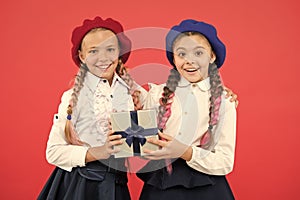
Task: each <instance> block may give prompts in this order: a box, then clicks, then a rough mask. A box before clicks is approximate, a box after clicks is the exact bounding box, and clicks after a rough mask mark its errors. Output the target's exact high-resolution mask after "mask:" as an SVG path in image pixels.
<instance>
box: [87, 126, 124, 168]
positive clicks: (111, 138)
mask: <svg viewBox="0 0 300 200" xmlns="http://www.w3.org/2000/svg"><path fill="white" fill-rule="evenodd" d="M113 133H114V132H113V131H112V130H110V131H109V134H108V135H107V139H106V142H105V143H104V145H103V146H98V147H91V148H89V150H88V151H87V154H86V157H85V162H86V163H87V162H92V161H95V160H100V159H107V158H109V157H110V156H111V154H113V153H117V152H119V151H120V149H119V148H116V147H115V148H113V146H115V145H119V144H122V143H123V142H122V140H121V138H122V136H121V135H113Z"/></svg>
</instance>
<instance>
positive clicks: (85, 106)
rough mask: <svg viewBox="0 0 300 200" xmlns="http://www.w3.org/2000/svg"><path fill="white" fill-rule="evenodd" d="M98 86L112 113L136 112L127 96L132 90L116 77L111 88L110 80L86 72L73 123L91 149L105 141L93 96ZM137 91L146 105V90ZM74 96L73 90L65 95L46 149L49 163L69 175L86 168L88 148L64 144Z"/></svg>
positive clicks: (139, 88)
mask: <svg viewBox="0 0 300 200" xmlns="http://www.w3.org/2000/svg"><path fill="white" fill-rule="evenodd" d="M98 84H99V86H100V87H101V88H103V90H104V91H105V95H106V97H105V98H106V99H108V100H110V101H111V102H110V105H111V106H110V108H111V109H112V110H113V111H116V112H120V111H130V110H134V105H133V101H132V97H131V94H130V93H129V92H128V91H129V87H128V85H127V84H126V83H125V82H124V81H123V80H122V79H121V78H120V77H119V76H118V75H117V74H115V75H114V78H113V81H112V85H111V86H109V83H108V81H107V80H105V79H101V78H98V77H97V76H95V75H93V74H91V73H90V72H87V74H86V77H85V80H84V86H83V87H82V89H81V91H80V94H79V97H78V102H77V105H76V107H75V108H74V109H73V115H72V123H73V124H74V127H75V128H76V132H77V133H78V135H79V138H80V139H81V140H82V141H84V142H86V143H88V144H90V145H91V146H92V147H94V146H101V145H103V144H104V142H105V140H106V133H105V130H106V129H103V128H101V127H97V126H99V123H97V118H99V117H98V116H96V114H95V106H94V101H95V100H94V98H95V97H94V93H95V91H96V88H97V85H98ZM99 86H98V87H99ZM137 89H138V90H140V91H141V101H142V102H144V100H145V98H146V96H147V92H146V90H145V89H143V88H142V87H141V86H138V88H137ZM72 92H73V91H72V89H70V90H68V91H66V92H64V94H63V95H62V98H61V103H60V105H59V108H58V113H57V114H55V115H54V119H53V125H52V128H51V131H50V134H49V139H48V142H47V149H46V158H47V161H48V162H49V163H51V164H53V165H56V166H58V167H60V168H62V169H64V170H67V171H71V170H72V168H73V167H76V166H85V156H86V153H87V150H88V147H86V146H78V145H70V144H68V143H67V142H66V140H65V132H64V129H65V125H66V120H67V107H68V105H69V101H70V99H71V94H72ZM100 109H101V107H100ZM98 120H99V119H98Z"/></svg>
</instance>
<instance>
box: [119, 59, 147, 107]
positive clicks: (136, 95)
mask: <svg viewBox="0 0 300 200" xmlns="http://www.w3.org/2000/svg"><path fill="white" fill-rule="evenodd" d="M116 72H117V74H118V75H119V76H120V77H121V78H122V79H123V80H124V81H125V83H126V84H127V85H128V86H129V88H130V91H129V92H130V94H131V97H132V100H133V104H134V109H135V110H141V109H142V108H143V106H142V104H141V100H140V94H141V92H140V91H139V90H137V84H136V83H135V81H134V80H133V79H132V77H131V76H130V74H129V73H128V72H127V70H126V68H125V66H124V65H123V63H122V61H121V60H119V63H118V66H117V68H116Z"/></svg>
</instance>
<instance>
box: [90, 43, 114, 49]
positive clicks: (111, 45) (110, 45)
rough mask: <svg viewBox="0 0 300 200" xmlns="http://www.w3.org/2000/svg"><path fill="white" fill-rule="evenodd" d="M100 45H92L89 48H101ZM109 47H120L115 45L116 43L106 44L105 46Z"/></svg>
mask: <svg viewBox="0 0 300 200" xmlns="http://www.w3.org/2000/svg"><path fill="white" fill-rule="evenodd" d="M99 46H100V45H99ZM99 46H92V47H89V48H88V49H97V48H99ZM107 47H118V46H117V45H114V44H109V45H107V46H105V47H104V48H107Z"/></svg>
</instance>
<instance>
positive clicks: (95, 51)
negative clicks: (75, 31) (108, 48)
mask: <svg viewBox="0 0 300 200" xmlns="http://www.w3.org/2000/svg"><path fill="white" fill-rule="evenodd" d="M97 52H98V50H96V49H92V50H89V52H88V53H90V54H95V53H97Z"/></svg>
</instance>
